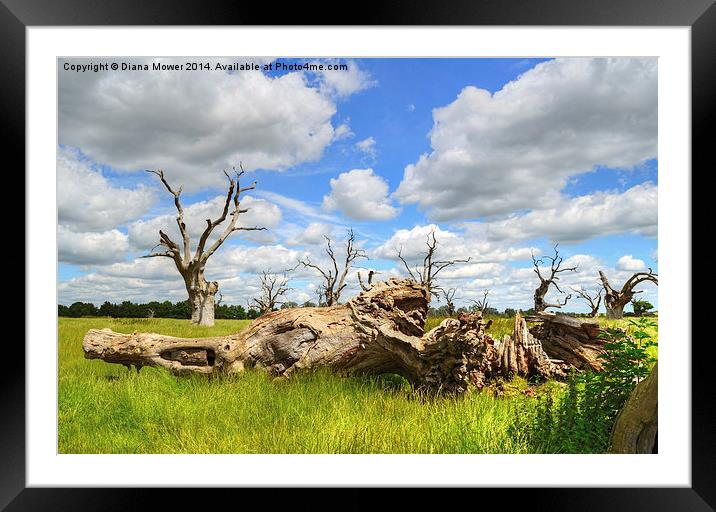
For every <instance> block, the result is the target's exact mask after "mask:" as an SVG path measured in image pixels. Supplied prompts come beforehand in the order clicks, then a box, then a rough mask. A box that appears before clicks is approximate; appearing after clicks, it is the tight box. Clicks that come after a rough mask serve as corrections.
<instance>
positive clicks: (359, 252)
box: [298, 229, 368, 306]
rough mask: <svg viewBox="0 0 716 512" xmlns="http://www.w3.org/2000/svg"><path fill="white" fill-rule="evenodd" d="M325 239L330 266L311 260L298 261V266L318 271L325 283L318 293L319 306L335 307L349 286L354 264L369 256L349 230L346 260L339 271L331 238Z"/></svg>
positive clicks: (321, 285) (346, 242)
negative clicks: (357, 244)
mask: <svg viewBox="0 0 716 512" xmlns="http://www.w3.org/2000/svg"><path fill="white" fill-rule="evenodd" d="M324 237H325V239H326V254H327V255H328V258H329V260H330V261H329V262H328V264H327V265H326V266H325V267H321V266H319V265H317V264H315V263H313V262H311V260H310V259H309V258H305V259H301V260H298V264H299V265H303V266H304V267H305V268H312V269H314V270H317V271H318V272H319V273H320V274H321V277H322V278H323V281H322V283H321V284H320V285H319V287H318V292H317V293H318V297H319V304H320V305H321V306H333V305H335V304H338V301H340V299H341V293H342V292H343V290H344V289H345V287H346V285H347V283H346V278H347V277H348V272H349V271H350V269H351V267H352V266H353V262H354V261H355V260H356V259H358V258H368V255H367V254H366V253H365V251H364V250H363V249H359V248H358V247H356V245H355V243H356V237H355V233H353V230H352V229H349V230H348V235H347V236H346V241H345V258H343V260H342V262H343V265H342V267H343V268H342V270H341V269H339V264H338V256H337V255H336V251H335V250H334V249H333V243H332V241H331V238H330V237H329V236H327V235H324Z"/></svg>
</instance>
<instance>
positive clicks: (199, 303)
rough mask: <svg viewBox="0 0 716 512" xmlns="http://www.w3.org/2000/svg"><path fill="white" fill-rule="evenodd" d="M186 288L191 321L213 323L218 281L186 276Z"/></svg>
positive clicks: (208, 324)
mask: <svg viewBox="0 0 716 512" xmlns="http://www.w3.org/2000/svg"><path fill="white" fill-rule="evenodd" d="M185 279H186V289H187V292H188V293H189V303H190V304H191V323H193V324H197V325H204V326H207V327H211V326H213V325H214V306H215V303H216V292H218V291H219V283H218V282H216V281H212V282H207V281H206V279H204V277H203V276H201V275H200V276H191V275H189V276H187V277H185Z"/></svg>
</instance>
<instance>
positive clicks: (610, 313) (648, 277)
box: [599, 269, 659, 320]
mask: <svg viewBox="0 0 716 512" xmlns="http://www.w3.org/2000/svg"><path fill="white" fill-rule="evenodd" d="M599 279H600V280H601V282H602V286H603V287H604V306H605V307H606V309H607V318H610V319H615V320H618V319H620V318H623V317H624V306H626V305H627V304H629V302H631V300H632V299H633V298H634V295H636V294H638V293H641V292H642V291H643V290H638V291H637V290H635V289H634V288H635V287H636V286H637V285H638V284H640V283H643V282H647V281H648V282H650V283H654V284H655V285H657V286H658V284H659V275H658V274H655V273H654V271H653V270H651V269H649V272H636V273H634V275H632V276H631V277H630V278H629V279H627V280H626V282H625V283H624V284H623V285H622V287H621V289H619V290H616V289H614V288H612V286H611V285H610V284H609V279H607V276H606V274H605V273H604V272H603V271H602V270H600V271H599Z"/></svg>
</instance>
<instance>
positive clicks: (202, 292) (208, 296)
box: [143, 164, 266, 326]
mask: <svg viewBox="0 0 716 512" xmlns="http://www.w3.org/2000/svg"><path fill="white" fill-rule="evenodd" d="M239 168H240V170H239V171H236V169H233V171H234V173H235V179H234V178H232V177H231V176H229V173H228V172H226V171H224V174H225V175H226V178H227V179H228V180H229V187H228V192H227V194H226V202H225V203H224V209H223V211H222V212H221V215H219V217H217V218H216V219H215V220H211V219H206V228H205V229H204V232H203V233H202V234H201V236H200V237H199V242H198V244H197V246H196V251H194V253H192V250H191V240H190V238H189V232H188V230H187V227H186V223H185V221H184V209H183V207H182V204H181V200H180V195H181V192H182V187H179V189H178V190H174V189H173V188H172V187H171V186H170V185H169V183H168V182H167V180H166V179H165V178H164V171H162V170H155V171H152V170H148V171H147V172H151V173H152V174H156V175H157V176H159V179H160V180H161V182H162V184H163V185H164V187H165V188H166V189H167V190H168V191H169V193H170V194H171V195H173V196H174V206H175V207H176V210H177V218H176V222H177V226H178V227H179V233H180V235H181V238H182V241H181V246H180V245H179V244H178V243H176V242H174V241H173V240H172V239H171V238H170V237H169V235H167V234H166V233H165V232H164V231H162V230H159V244H157V246H156V247H155V248H154V249H156V248H157V247H162V248H163V249H164V251H163V252H150V253H149V254H147V255H146V256H143V258H158V257H163V258H171V259H172V260H173V261H174V264H175V266H176V268H177V270H178V271H179V274H181V276H182V278H183V279H184V284H185V286H186V291H187V293H188V294H189V302H190V304H191V322H192V323H194V324H199V325H207V326H211V325H214V302H215V299H214V296H215V295H216V292H218V291H219V283H218V282H217V281H211V282H209V281H207V280H206V278H205V276H204V268H205V267H206V262H207V261H208V260H209V258H210V257H211V256H212V255H213V254H214V253H215V252H216V250H217V249H218V248H219V247H221V244H223V243H224V241H225V240H226V239H227V238H228V237H229V235H231V234H232V233H233V232H235V231H257V230H263V229H266V228H263V227H243V226H237V223H238V221H239V216H240V215H241V214H242V213H246V212H247V211H248V208H241V204H240V201H239V196H240V195H241V194H242V193H243V192H246V191H248V190H253V189H255V188H256V182H254V183H253V185H251V186H250V187H245V188H241V185H240V178H241V176H242V175H243V174H244V169H243V167H241V164H239ZM232 204H233V208H232ZM230 209H231V212H230V213H229V210H230ZM227 216H230V217H231V220H230V221H229V223H228V224H227V225H226V226H225V227H224V230H223V231H222V232H221V234H220V235H219V237H218V238H217V239H216V240H215V241H214V242H213V243H212V244H211V245H210V246H209V247H208V248H207V247H206V244H207V242H208V240H209V236H211V233H212V232H213V231H214V229H215V228H216V227H217V226H219V225H220V224H222V223H223V222H224V221H225V220H226V217H227ZM154 249H152V251H154Z"/></svg>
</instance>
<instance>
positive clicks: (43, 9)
mask: <svg viewBox="0 0 716 512" xmlns="http://www.w3.org/2000/svg"><path fill="white" fill-rule="evenodd" d="M310 7H311V8H310V9H308V8H307V7H306V4H304V3H296V4H293V5H292V4H283V5H281V7H280V9H277V8H275V7H273V8H272V6H270V5H266V4H265V3H264V4H261V3H253V2H252V3H243V2H242V3H238V2H231V1H224V0H222V1H209V0H203V1H197V0H190V1H181V2H179V1H176V2H171V1H159V0H153V1H150V0H141V1H140V0H131V1H127V0H125V1H123V2H119V1H97V0H95V1H92V0H65V1H52V0H33V1H29V0H0V66H2V67H1V68H0V69H2V72H1V74H2V80H0V87H1V88H2V90H1V96H0V97H1V98H2V100H1V103H0V106H1V108H2V110H0V112H2V119H3V121H2V122H1V123H0V130H2V135H3V137H2V140H3V141H4V142H6V151H5V158H6V159H7V157H8V156H10V157H11V159H12V160H11V161H12V162H13V163H14V166H13V168H23V169H24V168H25V139H24V137H25V109H26V105H25V44H26V39H25V29H26V27H29V26H89V25H252V24H256V25H285V24H298V25H317V24H326V25H404V24H410V25H532V26H539V25H552V26H559V25H563V26H566V25H576V26H580V25H583V26H600V25H601V26H631V25H634V26H689V27H691V64H692V67H691V69H692V168H693V169H701V172H706V170H707V161H708V162H709V163H710V164H711V160H712V159H711V158H709V156H710V155H709V152H708V151H709V149H710V146H713V141H712V139H711V138H710V137H709V136H708V134H707V133H708V132H707V127H708V123H709V121H710V120H711V119H716V109H715V108H714V105H715V100H714V97H715V96H716V95H715V94H714V93H715V92H716V66H715V65H714V64H715V63H716V5H714V0H651V1H650V0H620V1H615V0H552V1H550V0H458V1H451V2H450V1H448V2H445V1H442V2H441V1H436V0H430V1H425V2H421V3H420V4H417V3H415V2H414V1H410V0H399V1H392V2H389V3H388V2H386V3H382V4H381V3H379V2H374V1H368V2H361V3H360V5H357V4H356V5H351V4H344V6H343V7H345V8H347V10H346V9H341V10H338V9H337V8H336V7H335V5H333V6H332V7H331V6H323V5H321V3H320V2H319V3H316V2H314V3H312V4H310ZM341 11H342V12H343V13H344V14H338V13H339V12H341ZM317 12H324V13H332V14H334V17H335V18H336V19H331V20H327V19H321V17H320V16H319V15H317V14H316V13H317ZM10 165H11V164H8V166H10ZM711 167H712V166H711ZM687 177H688V175H687ZM691 177H693V171H692V174H691ZM27 192H29V191H26V193H27ZM691 250H692V249H691V248H685V256H686V257H687V258H690V257H691ZM25 272H26V273H27V272H32V269H31V268H25ZM26 275H27V274H26ZM30 314H31V310H30V308H29V307H27V308H26V310H25V315H26V316H25V321H26V323H27V322H30V321H31V320H33V319H32V318H30V316H29V315H30ZM684 320H685V321H688V323H689V326H691V325H693V322H692V319H691V318H689V319H684ZM33 321H37V319H35V320H33ZM685 332H686V333H687V334H686V336H685V339H684V340H683V342H684V347H685V349H686V348H687V347H688V342H689V341H691V340H689V339H688V336H689V335H690V329H687V330H686V331H685ZM692 338H693V340H694V341H693V342H692V346H691V350H692V454H691V455H692V459H691V460H692V487H690V488H635V489H631V488H585V489H578V488H570V489H556V488H523V489H510V490H509V491H508V493H507V494H508V495H509V498H508V500H507V501H509V503H510V504H513V505H517V504H518V503H520V502H522V503H524V505H522V506H529V507H530V508H532V509H535V508H536V509H548V510H555V511H557V510H570V511H573V510H611V511H617V510H629V511H634V510H647V509H649V510H714V507H716V491H715V490H714V487H715V486H714V483H716V471H714V467H715V465H716V464H715V457H714V444H715V443H714V436H713V435H714V433H716V425H715V422H714V414H713V413H714V400H713V398H714V392H713V386H712V385H711V384H710V382H709V381H710V379H709V377H710V375H709V371H710V370H711V367H712V363H711V361H712V359H713V356H712V354H711V353H710V348H709V344H710V343H713V342H712V340H710V339H708V338H705V339H700V340H699V339H698V337H697V336H692ZM48 341H50V340H48ZM4 342H5V343H13V342H14V343H16V341H15V340H12V339H10V337H6V340H4ZM14 356H15V358H16V359H15V361H13V364H12V365H4V367H3V369H2V372H0V378H1V379H2V386H1V387H0V393H1V394H2V402H1V403H2V411H3V415H2V421H1V422H0V468H2V469H0V472H1V474H2V477H1V478H0V509H6V510H8V511H17V510H28V509H35V508H37V509H42V510H53V511H64V510H68V511H69V510H72V511H76V510H128V509H131V508H136V507H137V506H140V505H141V504H143V503H150V502H149V501H148V500H149V498H150V495H153V494H155V493H156V492H163V493H167V492H170V493H171V496H172V508H187V507H189V506H192V505H193V504H194V503H201V502H205V499H206V497H207V496H208V494H209V492H210V493H211V497H212V501H213V500H214V499H221V495H224V494H227V493H230V492H232V491H233V490H228V489H224V490H218V489H217V490H211V491H208V490H207V491H206V492H201V493H197V492H196V491H195V490H194V491H192V490H188V491H187V490H180V489H163V490H153V489H142V488H139V489H137V488H134V489H121V488H111V489H97V488H93V489H78V488H71V489H67V488H64V489H61V488H26V485H25V360H24V358H25V356H24V351H20V350H17V351H15V353H14ZM304 491H305V490H298V489H294V490H292V491H291V492H292V496H293V499H295V500H298V501H301V500H303V499H304V498H301V497H300V494H303V493H304ZM240 492H241V493H245V492H246V490H241V491H240ZM264 492H265V491H264ZM346 492H347V493H349V495H350V497H348V498H347V497H345V496H344V497H343V498H341V501H342V502H343V503H344V505H343V506H342V507H341V508H345V507H346V506H348V507H350V508H358V507H360V508H367V507H371V508H373V505H374V502H373V498H372V497H371V493H370V492H368V490H365V489H352V490H349V491H346ZM451 492H452V491H451ZM477 493H480V494H479V496H480V497H479V503H481V504H485V503H489V502H491V501H492V499H493V498H496V499H497V500H498V502H506V501H505V496H506V494H505V493H506V490H505V489H479V490H478V489H466V490H462V491H460V492H457V491H456V492H455V493H454V494H453V496H454V497H455V498H459V499H467V500H469V501H472V502H473V503H475V504H476V505H477V503H478V502H477V501H475V496H476V495H477ZM403 494H404V496H405V500H403V501H401V504H402V505H403V506H409V505H408V501H409V500H411V499H415V498H417V499H418V500H423V498H422V493H421V492H412V493H403ZM243 496H245V494H244V495H243ZM231 499H235V497H233V498H231ZM275 500H276V504H278V503H279V502H282V501H283V500H282V499H281V498H279V497H278V496H276V497H275ZM242 501H243V500H242ZM272 501H273V500H272ZM329 501H330V500H329ZM244 503H247V502H244ZM217 504H218V502H217ZM311 505H312V507H311V508H315V506H319V505H320V502H316V501H312V502H311Z"/></svg>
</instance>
